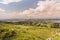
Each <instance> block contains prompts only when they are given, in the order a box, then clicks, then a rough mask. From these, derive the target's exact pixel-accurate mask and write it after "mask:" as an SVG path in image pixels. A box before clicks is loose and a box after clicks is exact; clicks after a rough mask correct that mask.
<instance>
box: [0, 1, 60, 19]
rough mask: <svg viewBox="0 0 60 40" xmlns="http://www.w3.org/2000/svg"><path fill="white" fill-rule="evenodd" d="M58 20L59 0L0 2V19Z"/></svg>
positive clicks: (59, 12)
mask: <svg viewBox="0 0 60 40" xmlns="http://www.w3.org/2000/svg"><path fill="white" fill-rule="evenodd" d="M35 18H38V19H54V18H55V19H57V18H58V19H60V0H0V19H35Z"/></svg>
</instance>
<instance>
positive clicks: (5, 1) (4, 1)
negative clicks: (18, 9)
mask: <svg viewBox="0 0 60 40" xmlns="http://www.w3.org/2000/svg"><path fill="white" fill-rule="evenodd" d="M19 1H22V0H3V1H1V2H0V3H3V4H8V3H11V2H19Z"/></svg>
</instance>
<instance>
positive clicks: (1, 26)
mask: <svg viewBox="0 0 60 40" xmlns="http://www.w3.org/2000/svg"><path fill="white" fill-rule="evenodd" d="M52 38H53V40H60V28H49V27H38V26H29V25H15V24H7V23H0V40H48V39H52Z"/></svg>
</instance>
